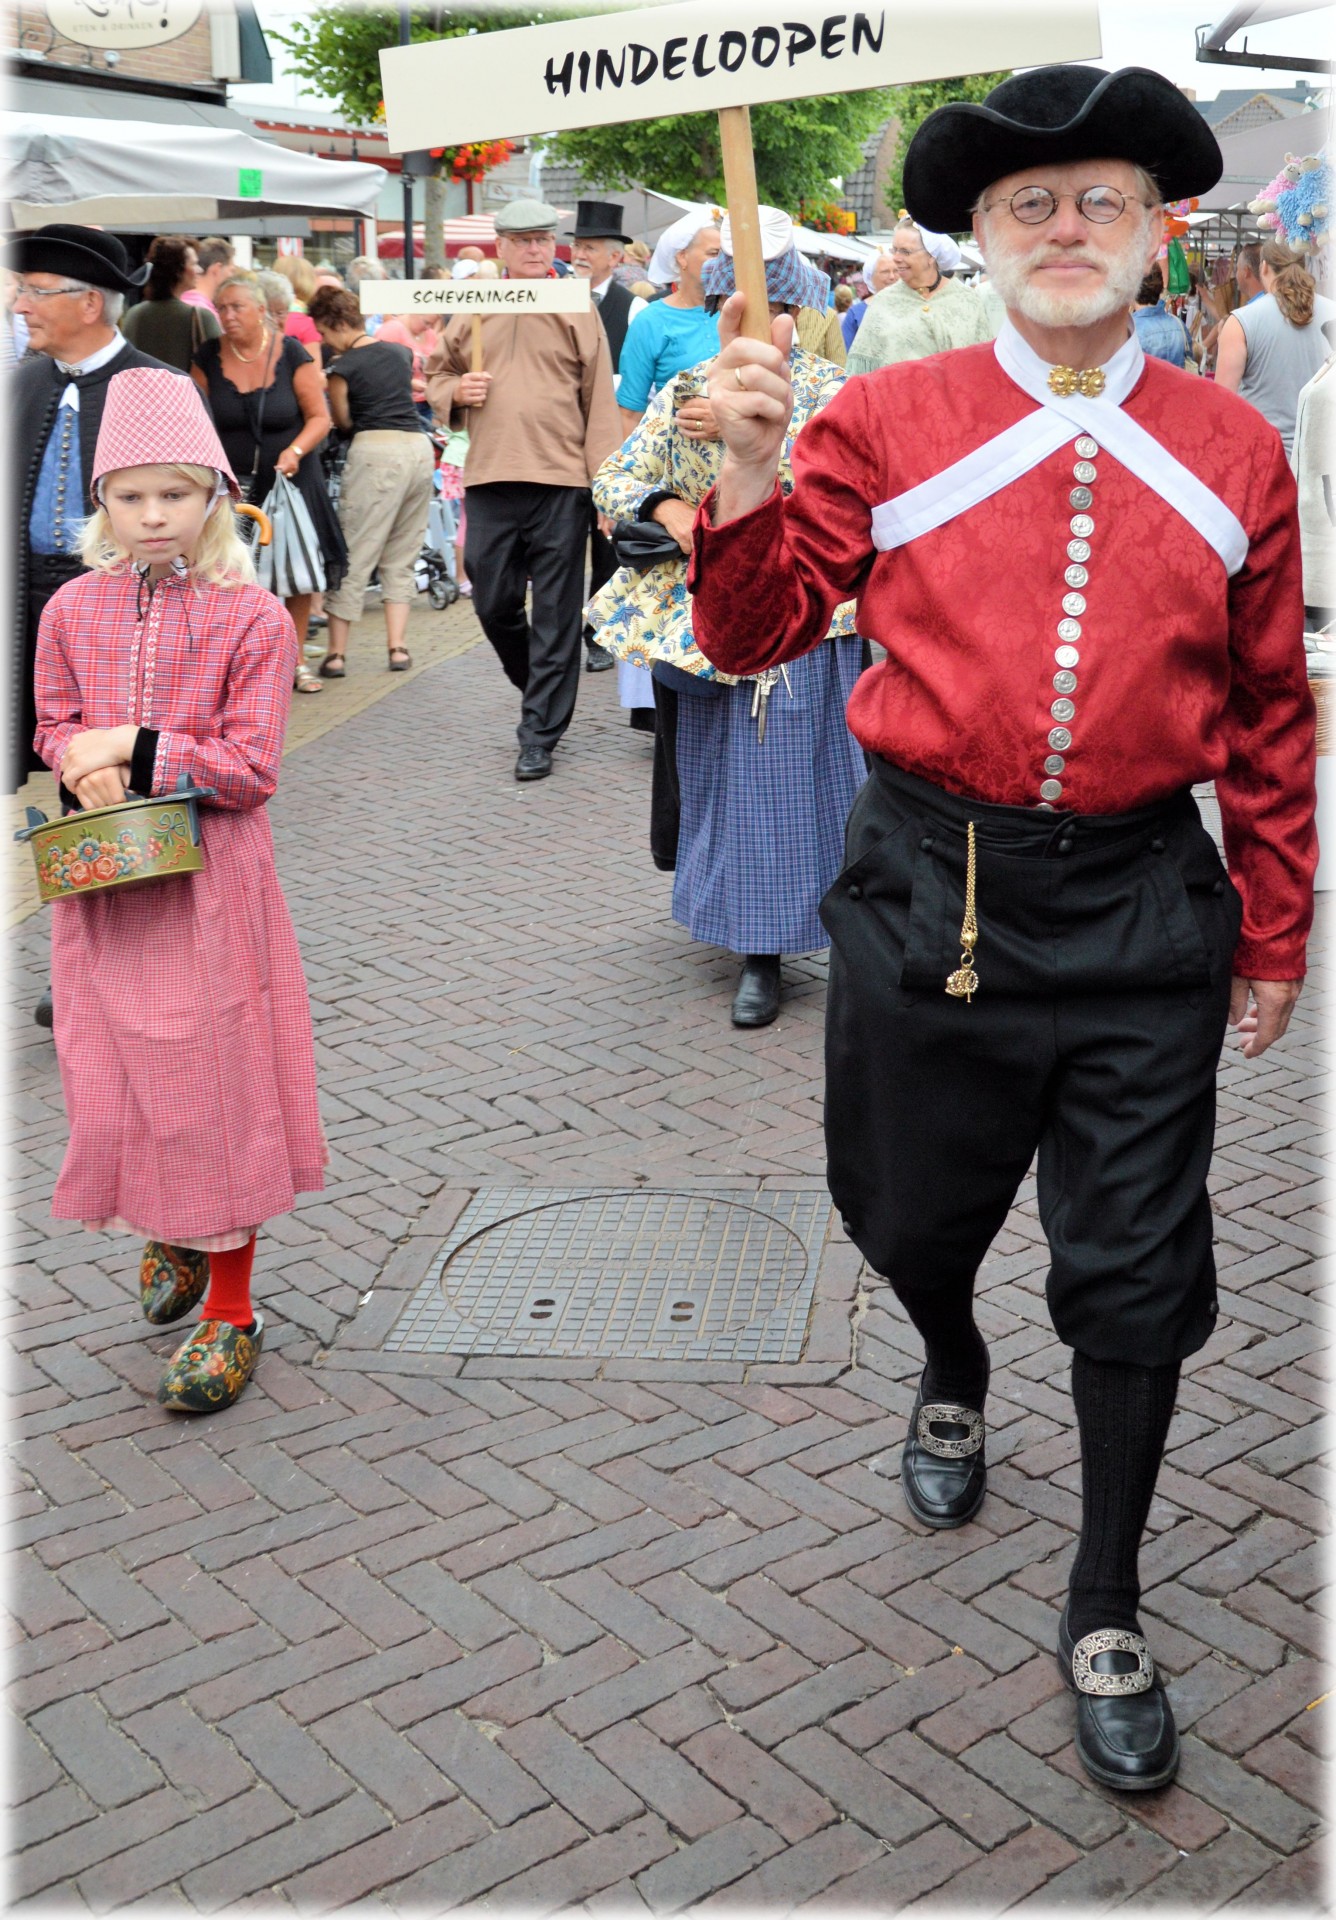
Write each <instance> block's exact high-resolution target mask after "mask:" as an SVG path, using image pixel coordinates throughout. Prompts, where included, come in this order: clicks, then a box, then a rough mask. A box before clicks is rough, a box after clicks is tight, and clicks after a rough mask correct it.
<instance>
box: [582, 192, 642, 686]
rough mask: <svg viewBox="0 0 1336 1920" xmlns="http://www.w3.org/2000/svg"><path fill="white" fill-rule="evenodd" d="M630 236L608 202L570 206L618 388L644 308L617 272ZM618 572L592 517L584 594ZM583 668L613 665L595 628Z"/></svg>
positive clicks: (589, 632) (588, 633)
mask: <svg viewBox="0 0 1336 1920" xmlns="http://www.w3.org/2000/svg"><path fill="white" fill-rule="evenodd" d="M630 238H631V236H630V234H629V233H623V232H622V210H621V208H620V207H619V206H618V205H617V203H616V202H615V201H613V200H578V201H577V202H576V204H575V230H574V232H573V233H572V234H571V266H572V267H573V268H574V270H575V272H576V274H577V275H578V276H579V278H580V279H582V280H588V281H589V282H590V283H591V284H590V288H589V297H590V299H591V300H592V301H593V303H594V306H595V308H596V310H597V312H598V317H599V319H600V320H601V321H602V322H603V331H604V333H606V334H607V336H608V346H609V347H610V348H611V350H612V384H613V386H614V387H615V386H616V385H617V384H618V380H619V378H620V375H619V373H618V368H619V366H620V364H621V357H622V342H623V340H625V338H626V329H627V328H628V327H629V326H630V324H631V322H632V321H633V320H634V319H635V317H636V315H637V314H638V313H640V312H642V311H643V309H644V308H645V306H646V305H647V304H648V303H647V302H646V301H644V300H642V299H641V298H640V297H639V295H638V294H634V293H632V292H631V289H630V288H629V287H624V286H623V285H622V283H621V281H620V280H619V279H618V278H617V269H618V267H619V266H620V265H621V263H622V261H623V260H624V259H625V258H626V245H627V242H628V241H629V240H630ZM616 571H617V554H616V552H615V550H614V548H613V544H612V542H611V540H610V539H609V538H608V536H607V534H606V533H600V531H599V527H598V516H597V515H594V516H593V524H592V526H591V528H590V533H589V596H590V598H591V599H592V598H593V596H594V595H595V594H596V593H597V592H598V590H599V588H600V587H603V586H606V585H607V583H608V581H609V580H611V578H612V576H613V574H614V573H616ZM584 643H585V668H586V671H587V672H589V673H606V672H607V671H608V669H609V668H610V667H615V666H616V664H617V662H616V661H615V660H614V659H613V657H612V655H611V654H610V653H609V652H608V650H607V648H606V647H601V646H599V644H598V642H597V640H595V638H594V630H593V628H592V627H590V626H588V625H586V627H585V630H584Z"/></svg>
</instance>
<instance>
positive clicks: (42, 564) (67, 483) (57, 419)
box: [5, 225, 163, 1026]
mask: <svg viewBox="0 0 1336 1920" xmlns="http://www.w3.org/2000/svg"><path fill="white" fill-rule="evenodd" d="M5 264H6V265H7V266H8V267H9V268H10V270H11V272H13V273H15V274H17V275H18V291H17V293H16V295H15V298H14V312H15V313H16V314H21V315H22V317H23V319H24V320H25V321H26V322H27V325H28V330H29V342H28V348H29V350H28V353H27V354H26V356H25V357H24V359H23V360H22V361H21V362H20V363H19V365H18V366H17V367H16V368H15V369H14V372H13V375H12V377H11V380H10V386H9V405H10V414H9V444H10V499H11V501H12V502H13V504H14V507H15V508H16V509H17V520H16V522H15V539H14V547H13V565H12V571H11V575H10V578H11V580H12V581H13V590H14V606H15V625H14V641H13V649H12V653H11V668H10V683H9V740H8V763H9V767H8V774H9V784H8V788H7V791H8V792H10V793H13V792H15V791H16V790H17V789H18V788H19V787H21V786H22V785H23V783H24V781H25V780H26V779H27V778H28V775H29V774H30V773H34V772H36V771H37V770H38V769H39V768H40V767H41V765H42V762H41V761H40V760H39V759H38V758H37V755H36V753H35V752H34V750H33V732H34V729H35V728H36V725H37V713H36V708H35V706H34V703H33V661H34V659H35V657H36V653H37V623H38V621H39V620H40V619H41V617H42V609H43V608H44V607H45V605H46V603H47V601H48V600H49V599H50V598H51V596H52V594H53V593H54V592H55V591H56V588H57V587H60V586H63V585H64V584H65V582H66V581H67V580H72V579H73V578H74V576H75V574H76V573H80V572H82V571H83V562H82V561H81V560H80V559H79V555H78V551H77V549H78V542H79V530H80V527H81V526H82V523H83V521H84V520H85V519H86V518H87V516H88V514H89V513H91V512H92V498H91V495H90V493H89V485H90V482H91V480H92V472H93V452H94V449H95V448H96V446H97V430H98V427H99V426H100V425H101V422H102V403H103V401H104V399H105V397H106V392H107V387H108V385H109V383H110V381H111V380H112V378H113V376H114V375H115V374H118V373H120V372H121V371H122V370H123V369H124V368H126V367H160V366H161V365H162V364H163V363H162V361H161V360H155V359H154V358H153V357H152V356H151V355H150V354H147V353H141V352H140V351H139V349H138V348H137V347H132V346H130V345H129V343H128V342H127V341H126V340H125V338H124V337H123V335H122V334H121V333H120V331H119V329H118V327H117V322H118V321H119V319H120V317H121V308H122V306H123V305H124V303H125V296H126V294H127V293H130V292H133V291H134V289H136V288H137V287H141V286H142V285H143V284H144V282H145V280H147V278H148V273H149V269H148V267H147V266H143V267H136V268H133V269H132V268H131V266H130V256H129V255H128V254H127V253H126V251H125V248H124V247H123V246H122V245H121V243H120V241H119V240H118V239H117V238H116V236H115V235H114V234H111V233H102V232H99V230H98V229H97V228H96V227H74V226H64V225H56V226H48V227H38V228H37V229H36V230H35V231H34V232H32V233H20V234H15V235H14V236H12V237H11V239H10V242H9V249H8V255H7V258H6V263H5ZM50 1011H51V1001H50V996H49V995H43V997H42V999H41V1000H40V1001H39V1002H38V1005H37V1014H36V1017H37V1020H38V1023H39V1025H42V1026H49V1025H50V1024H51V1021H50Z"/></svg>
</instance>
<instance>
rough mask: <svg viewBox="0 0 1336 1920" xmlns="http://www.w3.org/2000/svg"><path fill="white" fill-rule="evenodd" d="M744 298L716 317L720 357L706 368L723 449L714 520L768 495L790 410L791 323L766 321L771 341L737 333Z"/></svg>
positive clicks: (755, 504) (733, 297)
mask: <svg viewBox="0 0 1336 1920" xmlns="http://www.w3.org/2000/svg"><path fill="white" fill-rule="evenodd" d="M744 306H745V297H744V296H743V295H742V294H740V293H735V294H733V295H731V296H730V298H729V299H728V300H727V301H726V302H725V303H724V306H723V309H722V311H721V312H720V315H719V357H718V358H717V359H716V361H715V362H714V365H713V366H712V367H711V369H710V380H709V396H710V406H711V408H712V409H713V411H714V417H715V420H716V422H717V423H718V428H719V436H720V438H721V439H722V441H723V443H724V447H725V454H724V463H723V467H722V469H721V471H720V475H719V487H718V507H717V511H716V514H715V521H716V524H722V523H723V522H725V521H728V520H735V519H737V517H738V515H739V514H743V513H749V512H750V511H751V510H752V509H753V508H754V507H759V506H760V505H761V504H762V503H763V502H764V501H765V500H767V499H769V497H770V495H771V493H773V491H774V486H775V478H776V475H777V474H778V472H779V456H780V454H781V452H782V451H783V447H784V435H785V433H786V432H787V431H788V425H789V418H790V416H791V414H792V412H793V383H792V381H791V380H790V378H789V353H790V351H791V349H792V346H793V321H792V319H791V318H790V317H789V316H788V315H787V314H781V315H780V317H779V318H778V319H777V320H772V321H771V323H770V341H769V343H768V344H767V342H765V341H763V340H748V339H746V338H744V336H743V335H742V334H741V333H739V331H738V329H739V326H740V325H741V322H742V315H743V309H744Z"/></svg>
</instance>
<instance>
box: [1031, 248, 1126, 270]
mask: <svg viewBox="0 0 1336 1920" xmlns="http://www.w3.org/2000/svg"><path fill="white" fill-rule="evenodd" d="M1059 261H1060V262H1061V263H1062V265H1063V266H1065V267H1069V266H1072V265H1076V266H1080V267H1093V268H1094V269H1095V271H1096V272H1097V273H1105V272H1107V268H1106V266H1105V263H1104V261H1103V259H1102V258H1101V257H1100V255H1099V254H1097V253H1087V252H1086V250H1085V248H1084V247H1080V248H1077V247H1052V248H1050V249H1049V250H1048V251H1047V252H1046V253H1042V254H1041V255H1040V256H1039V258H1038V259H1037V260H1032V261H1031V262H1030V264H1029V266H1028V267H1027V269H1026V271H1027V272H1028V273H1034V272H1036V271H1037V270H1038V269H1039V268H1040V267H1050V266H1052V265H1054V263H1055V262H1059Z"/></svg>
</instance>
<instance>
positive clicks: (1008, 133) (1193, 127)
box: [904, 67, 1225, 233]
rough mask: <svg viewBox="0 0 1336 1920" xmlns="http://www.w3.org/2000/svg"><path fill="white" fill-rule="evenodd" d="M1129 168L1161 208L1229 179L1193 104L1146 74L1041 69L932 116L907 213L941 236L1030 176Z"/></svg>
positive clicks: (908, 178)
mask: <svg viewBox="0 0 1336 1920" xmlns="http://www.w3.org/2000/svg"><path fill="white" fill-rule="evenodd" d="M1073 160H1128V161H1130V162H1131V163H1132V164H1133V165H1134V166H1138V167H1144V168H1145V169H1146V172H1147V173H1149V174H1150V175H1151V177H1152V178H1153V179H1154V181H1155V183H1156V185H1157V186H1158V188H1159V190H1160V197H1161V198H1162V199H1164V200H1183V199H1186V198H1188V197H1190V196H1191V195H1192V194H1200V193H1207V192H1209V190H1210V189H1211V188H1212V187H1213V186H1214V185H1215V183H1216V181H1217V180H1218V179H1219V178H1220V176H1221V174H1222V173H1223V172H1224V170H1225V163H1224V160H1223V158H1222V156H1221V153H1220V148H1219V146H1218V145H1217V144H1216V138H1215V135H1214V134H1213V133H1212V132H1211V129H1210V128H1209V127H1208V126H1207V124H1206V122H1205V120H1203V119H1202V117H1201V115H1200V114H1199V113H1198V111H1197V109H1196V107H1194V106H1193V104H1192V102H1191V101H1190V100H1188V99H1186V98H1185V96H1184V95H1183V94H1181V93H1180V92H1179V90H1178V88H1177V87H1176V86H1174V84H1173V83H1172V81H1169V80H1166V79H1165V77H1164V75H1163V74H1162V73H1152V72H1151V71H1150V69H1149V68H1148V67H1120V68H1119V69H1118V71H1117V72H1116V73H1104V72H1102V71H1101V70H1100V69H1099V68H1098V67H1036V68H1034V69H1033V70H1032V71H1031V72H1029V73H1017V74H1013V75H1012V77H1011V78H1010V79H1009V80H1004V81H1003V82H1002V84H1001V86H998V87H994V88H993V91H992V92H991V93H990V94H989V95H988V97H987V99H985V100H983V101H982V102H979V103H978V104H975V103H974V102H971V101H964V100H954V101H952V102H950V103H949V104H948V105H947V106H944V107H938V108H937V110H936V112H934V113H930V114H929V115H928V117H927V119H926V120H925V121H924V122H923V124H922V126H921V127H920V128H919V129H918V131H917V132H916V133H915V135H914V137H913V139H912V140H911V141H910V143H909V151H908V153H907V154H906V155H905V170H904V195H905V205H906V207H907V208H908V209H909V212H910V213H911V214H912V216H913V218H914V219H915V220H917V221H920V222H922V224H923V225H924V226H925V227H930V228H931V229H933V230H934V231H935V232H937V233H961V232H964V231H965V230H966V229H968V227H969V225H970V220H971V217H972V216H971V211H970V210H971V208H972V207H973V206H974V203H975V201H976V200H977V199H978V198H979V195H980V194H981V193H983V192H984V190H985V188H987V187H990V186H991V185H992V184H993V182H994V181H995V180H1002V179H1005V178H1006V177H1007V175H1008V174H1013V173H1024V172H1025V171H1026V170H1027V169H1028V168H1030V167H1059V166H1065V165H1067V164H1068V163H1069V162H1071V161H1073Z"/></svg>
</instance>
